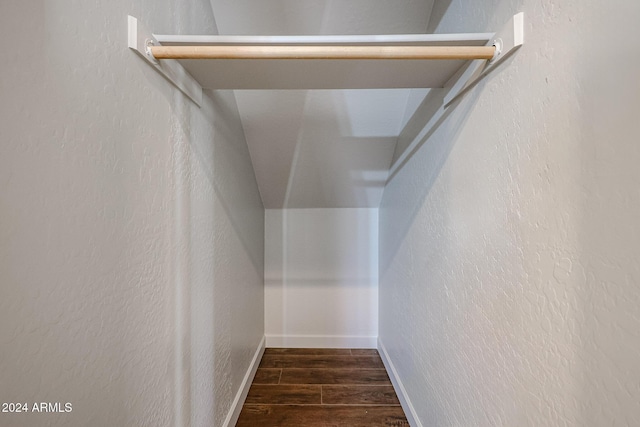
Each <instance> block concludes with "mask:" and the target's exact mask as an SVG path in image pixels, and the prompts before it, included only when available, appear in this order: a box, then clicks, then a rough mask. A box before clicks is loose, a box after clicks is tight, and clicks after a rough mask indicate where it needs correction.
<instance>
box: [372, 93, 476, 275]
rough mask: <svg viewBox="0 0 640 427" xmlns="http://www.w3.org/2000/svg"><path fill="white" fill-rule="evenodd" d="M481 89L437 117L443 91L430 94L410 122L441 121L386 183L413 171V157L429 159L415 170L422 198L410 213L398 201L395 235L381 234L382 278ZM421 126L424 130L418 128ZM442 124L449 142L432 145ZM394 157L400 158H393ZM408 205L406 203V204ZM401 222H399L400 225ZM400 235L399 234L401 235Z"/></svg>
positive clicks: (410, 147)
mask: <svg viewBox="0 0 640 427" xmlns="http://www.w3.org/2000/svg"><path fill="white" fill-rule="evenodd" d="M478 86H479V87H478V88H476V90H474V91H472V92H471V93H468V94H467V95H466V96H463V97H461V98H459V99H457V100H456V101H455V102H454V103H453V104H451V105H449V107H448V108H447V109H443V107H442V106H440V107H439V109H438V110H437V111H435V113H434V108H433V103H434V102H437V101H438V99H441V100H443V99H444V95H445V93H444V91H433V90H432V91H430V93H429V94H428V95H427V96H426V97H425V100H424V102H423V103H422V104H421V106H420V107H418V109H417V110H416V112H415V114H414V115H413V116H412V117H411V119H410V120H409V123H408V124H407V127H409V126H411V127H412V128H414V129H424V128H425V126H428V125H429V122H430V121H431V120H432V118H434V117H435V116H436V115H438V114H440V117H439V118H437V120H436V121H435V122H434V123H433V124H432V125H431V127H430V128H428V129H425V130H426V133H424V134H423V135H415V137H419V138H420V139H419V140H414V141H412V142H411V143H409V144H408V145H407V146H406V147H405V150H409V153H408V156H407V157H405V158H404V159H403V160H401V161H399V162H398V164H395V163H394V164H393V165H392V172H391V174H390V175H389V179H388V181H387V185H389V183H391V182H392V181H393V180H394V178H395V177H396V175H397V173H398V172H399V171H400V170H402V169H403V168H404V167H408V166H411V167H414V165H412V159H413V158H414V156H415V155H416V154H417V153H418V152H421V154H422V155H421V156H420V157H421V158H425V159H427V162H428V163H426V164H423V165H419V166H416V167H421V168H422V169H424V171H425V173H424V174H422V176H423V177H424V178H425V180H424V181H422V182H419V183H416V184H415V185H416V186H418V187H419V188H420V189H419V191H418V192H419V197H418V198H413V199H412V200H411V203H410V205H411V206H412V208H411V209H402V205H403V204H402V203H401V201H396V202H394V203H393V205H394V206H400V208H399V209H396V208H394V207H392V209H394V210H395V211H396V213H395V215H394V218H395V220H396V226H395V227H394V233H393V234H389V235H385V234H383V233H381V234H380V241H381V245H384V246H385V248H387V250H386V253H387V254H388V256H387V257H385V258H381V259H380V260H379V262H380V276H381V277H382V275H383V274H384V272H385V271H387V269H388V268H389V265H390V263H391V261H392V260H393V258H394V257H395V254H396V253H397V251H398V248H399V247H400V245H401V244H402V242H403V241H404V240H405V238H406V236H407V233H408V231H409V229H410V228H411V225H412V224H413V222H414V219H415V217H416V214H417V212H418V210H419V209H420V208H421V207H422V206H423V204H424V200H425V198H426V197H427V195H428V194H429V192H430V191H431V188H432V187H433V184H434V183H435V181H436V180H437V178H438V176H439V174H440V171H441V169H442V166H443V165H444V164H445V163H446V161H447V158H448V157H449V153H450V152H451V150H452V149H453V146H454V143H455V141H456V136H457V135H458V132H459V130H460V129H462V128H463V127H464V123H465V122H466V120H467V118H468V117H469V113H470V112H471V110H473V107H474V105H475V104H476V102H477V100H478V98H479V94H480V91H481V90H482V87H484V83H480V84H479V85H478ZM418 124H421V125H422V126H420V125H418ZM443 124H444V125H445V126H446V130H444V131H445V132H446V133H447V135H450V137H449V138H446V139H444V138H441V139H437V140H436V141H434V143H432V144H431V143H429V144H428V142H431V141H430V140H431V136H432V135H433V134H434V133H435V132H436V131H438V130H440V129H441V127H442V126H443ZM394 157H400V156H399V155H398V156H394ZM384 204H385V200H384V197H383V206H381V207H384ZM405 204H406V203H405ZM398 219H400V221H397V220H398ZM399 230H400V231H401V232H400V233H398V231H399Z"/></svg>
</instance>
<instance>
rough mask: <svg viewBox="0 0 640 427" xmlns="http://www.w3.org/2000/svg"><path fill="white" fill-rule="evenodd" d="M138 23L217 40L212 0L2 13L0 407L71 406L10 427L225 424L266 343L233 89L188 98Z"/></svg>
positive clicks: (258, 257) (13, 6) (256, 235)
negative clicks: (131, 29)
mask: <svg viewBox="0 0 640 427" xmlns="http://www.w3.org/2000/svg"><path fill="white" fill-rule="evenodd" d="M128 14H131V15H134V16H136V17H138V18H140V19H141V21H142V22H144V23H145V24H146V25H147V26H148V27H149V28H152V29H153V31H157V32H164V33H171V32H185V33H211V32H212V31H215V22H214V20H213V16H212V12H211V7H210V4H209V3H208V2H207V1H206V0H201V1H200V0H196V1H186V0H184V1H183V0H175V1H166V0H160V1H156V0H153V1H151V0H134V1H123V0H115V1H109V2H97V1H84V2H77V1H75V2H69V1H66V0H65V1H62V0H60V1H59V0H46V1H45V0H38V1H28V2H24V1H13V0H7V1H2V2H1V3H0V46H1V50H2V52H4V55H5V59H6V60H5V61H3V65H2V72H0V142H1V143H0V402H22V403H25V402H26V403H29V404H33V403H36V402H52V403H55V402H61V403H62V404H63V405H64V404H65V403H67V402H68V403H71V404H72V412H70V413H62V414H57V413H56V414H50V413H43V414H38V413H32V412H30V413H28V414H15V415H11V414H6V413H0V425H12V426H30V427H31V426H39V425H55V426H57V425H59V426H87V425H113V426H134V425H138V426H141V425H153V426H169V425H171V426H187V425H216V426H219V425H222V423H223V421H224V419H225V417H227V414H228V412H229V409H230V407H231V404H232V401H233V399H234V397H235V395H236V394H237V392H238V390H239V388H240V385H241V382H242V379H243V376H244V374H245V372H246V371H247V369H248V368H249V364H250V362H251V358H252V357H253V355H254V353H255V351H256V349H257V348H258V346H259V344H260V342H261V339H262V336H263V331H264V329H263V325H264V323H263V287H262V285H263V281H262V274H263V268H264V265H263V242H264V217H263V214H264V210H263V209H262V205H261V201H260V197H259V194H258V190H257V185H256V183H255V178H254V176H253V171H252V168H251V164H250V160H249V155H248V151H247V148H246V144H245V141H244V136H243V133H242V128H241V126H240V122H239V119H238V114H237V109H236V106H235V99H234V97H233V94H231V93H217V94H209V96H207V97H205V102H204V105H203V106H202V108H197V107H196V106H195V105H194V104H193V103H191V102H190V101H189V100H187V99H185V98H184V97H183V96H182V95H181V94H180V93H179V92H177V91H176V90H175V89H173V88H172V87H171V86H170V85H169V84H167V82H166V81H165V80H164V79H163V78H162V77H161V76H159V75H158V74H157V73H155V72H154V71H153V70H152V69H151V68H150V67H148V66H147V65H146V64H144V63H143V62H142V61H141V60H140V58H138V57H137V56H136V55H135V54H134V53H133V52H131V51H129V50H128V49H127V47H126V29H127V15H128ZM30 409H31V408H30Z"/></svg>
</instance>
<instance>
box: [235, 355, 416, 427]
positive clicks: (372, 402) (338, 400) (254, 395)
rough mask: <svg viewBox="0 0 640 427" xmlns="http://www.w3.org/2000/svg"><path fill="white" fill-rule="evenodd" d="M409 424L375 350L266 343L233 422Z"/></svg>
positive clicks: (309, 426)
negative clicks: (241, 405) (236, 417)
mask: <svg viewBox="0 0 640 427" xmlns="http://www.w3.org/2000/svg"><path fill="white" fill-rule="evenodd" d="M248 426H250V427H256V426H260V427H269V426H284V427H286V426H296V427H315V426H331V427H338V426H340V427H346V426H349V427H360V426H362V427H365V426H366V427H382V426H385V427H408V426H409V423H408V422H407V418H406V417H405V415H404V412H403V411H402V407H401V406H400V402H399V401H398V397H397V396H396V393H395V391H394V390H393V386H392V385H391V381H390V380H389V376H388V375H387V372H386V370H385V369H384V365H383V364H382V360H381V359H380V356H379V355H378V352H377V350H369V349H318V348H312V349H301V348H268V349H266V350H265V353H264V356H263V357H262V361H261V362H260V366H259V367H258V372H257V373H256V376H255V378H254V380H253V383H252V384H251V389H250V390H249V394H248V395H247V399H246V401H245V403H244V406H243V407H242V412H241V413H240V417H239V418H238V422H237V424H236V427H248Z"/></svg>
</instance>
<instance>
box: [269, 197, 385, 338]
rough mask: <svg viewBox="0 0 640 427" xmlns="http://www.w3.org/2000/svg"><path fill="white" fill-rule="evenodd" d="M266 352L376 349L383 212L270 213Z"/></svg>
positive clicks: (300, 210)
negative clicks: (275, 349)
mask: <svg viewBox="0 0 640 427" xmlns="http://www.w3.org/2000/svg"><path fill="white" fill-rule="evenodd" d="M265 333H266V336H267V346H272V347H280V346H292V347H375V344H376V337H377V336H378V210H377V209H362V208H360V209H267V210H266V211H265Z"/></svg>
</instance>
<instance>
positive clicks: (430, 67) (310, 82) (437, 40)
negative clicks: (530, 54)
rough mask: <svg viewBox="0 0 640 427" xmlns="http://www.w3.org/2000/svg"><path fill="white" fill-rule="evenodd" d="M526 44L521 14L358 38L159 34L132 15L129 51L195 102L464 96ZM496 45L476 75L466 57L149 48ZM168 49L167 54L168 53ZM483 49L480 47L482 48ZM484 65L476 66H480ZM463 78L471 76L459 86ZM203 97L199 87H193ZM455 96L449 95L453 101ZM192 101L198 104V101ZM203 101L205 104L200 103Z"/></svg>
mask: <svg viewBox="0 0 640 427" xmlns="http://www.w3.org/2000/svg"><path fill="white" fill-rule="evenodd" d="M522 43H523V16H522V13H520V14H517V15H515V16H514V17H513V18H512V19H511V20H510V22H509V23H507V25H506V26H505V27H504V28H503V29H502V30H501V31H499V32H498V33H495V34H494V33H471V34H401V35H355V36H193V35H191V36H189V35H154V34H151V33H149V32H148V31H146V30H145V29H144V28H143V27H142V26H141V25H140V24H139V23H138V21H137V20H136V19H135V18H133V17H131V16H130V17H129V47H130V48H131V49H133V50H135V51H136V52H137V53H138V54H140V56H142V57H143V58H145V59H146V60H147V61H148V62H150V63H151V64H152V65H153V66H154V67H155V68H156V69H157V70H158V71H159V72H161V73H163V75H165V77H166V78H167V79H168V80H170V81H172V83H174V84H175V85H176V86H177V87H179V88H180V90H182V91H183V92H184V93H185V94H187V95H188V96H190V97H191V98H192V99H194V98H196V99H199V97H201V94H200V95H198V94H197V93H196V94H194V90H193V87H194V85H197V86H199V87H201V88H206V89H379V88H443V87H456V88H458V90H456V92H459V91H464V90H465V89H467V88H468V87H470V85H472V84H473V83H474V82H475V81H477V79H478V78H480V77H481V76H482V75H484V74H486V72H487V71H488V70H489V69H491V68H492V67H494V66H495V65H496V64H497V63H499V62H500V61H502V60H503V59H504V58H505V57H506V56H508V55H509V54H510V53H511V52H512V51H513V50H515V49H516V48H518V47H519V46H520V45H522ZM158 45H162V46H190V47H194V48H195V47H203V46H238V47H244V46H254V47H255V46H258V47H260V46H293V47H296V48H298V47H305V46H306V47H311V48H312V49H313V48H317V47H318V46H343V47H356V48H357V47H359V46H387V47H388V46H391V47H393V46H396V47H400V48H401V49H402V47H403V46H447V47H451V46H467V47H474V46H475V47H477V46H492V45H495V46H496V50H497V52H498V53H497V54H496V56H495V57H494V58H493V59H491V60H482V61H481V62H482V64H483V65H482V66H481V67H479V70H477V72H474V73H472V74H470V73H468V72H463V69H466V68H468V67H465V65H467V64H469V63H470V61H469V60H460V59H435V60H434V59H378V58H377V57H376V59H356V58H349V59H334V58H327V59H298V58H296V59H290V58H288V59H282V58H281V59H237V58H224V59H162V60H156V59H155V58H154V57H153V54H152V53H151V50H152V49H150V47H151V46H158ZM165 50H166V49H165ZM476 50H477V49H476ZM476 62H478V61H476ZM460 79H465V81H464V82H461V81H460ZM195 92H197V90H195ZM454 96H456V95H455V94H451V95H450V98H452V97H454ZM196 99H194V100H196ZM196 102H197V103H199V100H196Z"/></svg>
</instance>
